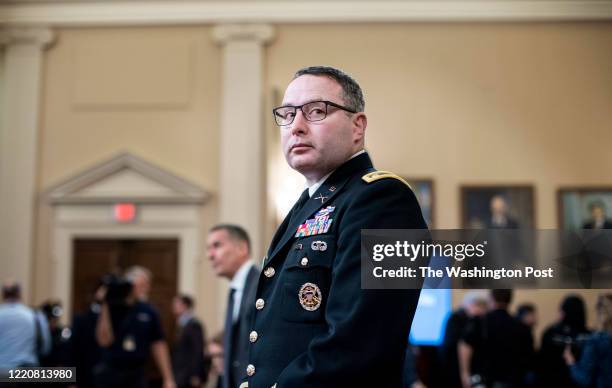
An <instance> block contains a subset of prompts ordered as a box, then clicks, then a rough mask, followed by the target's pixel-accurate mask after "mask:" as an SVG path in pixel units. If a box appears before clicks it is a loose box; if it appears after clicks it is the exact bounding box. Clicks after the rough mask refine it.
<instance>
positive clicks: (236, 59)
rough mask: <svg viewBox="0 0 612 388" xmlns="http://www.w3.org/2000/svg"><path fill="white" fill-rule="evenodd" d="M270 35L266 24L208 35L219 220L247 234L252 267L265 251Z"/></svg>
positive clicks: (232, 27) (226, 27)
mask: <svg viewBox="0 0 612 388" xmlns="http://www.w3.org/2000/svg"><path fill="white" fill-rule="evenodd" d="M273 35H274V31H273V29H272V27H271V26H269V25H220V26H217V27H215V28H214V30H213V36H214V39H215V41H216V42H217V43H219V44H220V45H221V46H222V48H223V54H222V58H223V66H222V77H223V83H222V94H223V95H222V105H221V106H222V107H221V109H222V113H221V145H220V162H221V163H220V164H221V170H220V177H221V182H220V183H221V184H220V187H221V190H220V193H219V201H220V214H219V216H220V221H221V222H232V223H237V224H240V225H242V226H243V227H245V228H246V229H247V231H248V232H249V234H250V236H251V240H252V252H253V256H254V257H253V258H254V259H255V261H256V262H261V261H260V259H261V257H262V255H263V254H264V250H265V249H266V248H265V247H266V245H265V244H266V242H264V241H262V240H263V236H264V226H265V223H264V211H263V209H264V206H265V200H264V193H265V149H264V144H265V141H264V131H263V123H264V119H263V116H262V115H263V114H264V113H265V112H264V111H263V104H264V92H263V77H264V74H263V55H264V45H265V44H266V43H267V42H269V41H270V40H271V39H272V37H273Z"/></svg>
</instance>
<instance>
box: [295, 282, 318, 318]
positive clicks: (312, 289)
mask: <svg viewBox="0 0 612 388" xmlns="http://www.w3.org/2000/svg"><path fill="white" fill-rule="evenodd" d="M298 299H299V300H300V304H301V305H302V307H303V308H304V310H306V311H315V310H316V309H318V308H319V307H321V301H322V300H323V297H322V296H321V290H320V289H319V286H317V285H316V284H314V283H304V284H303V285H302V287H300V292H298Z"/></svg>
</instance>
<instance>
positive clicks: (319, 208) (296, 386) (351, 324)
mask: <svg viewBox="0 0 612 388" xmlns="http://www.w3.org/2000/svg"><path fill="white" fill-rule="evenodd" d="M373 171H374V169H373V167H372V162H371V160H370V158H369V156H368V154H367V153H364V154H361V155H358V156H356V157H354V158H352V159H350V160H349V161H347V162H345V163H344V164H343V165H342V166H340V167H339V168H338V169H336V170H335V171H334V172H333V173H332V174H331V175H330V176H329V178H328V179H327V180H326V181H325V182H324V183H323V184H322V185H321V186H320V187H319V188H318V189H317V191H316V192H315V193H314V194H313V195H312V196H311V197H310V199H309V200H308V201H307V202H306V203H305V204H304V205H303V206H302V207H301V209H298V210H296V206H294V208H293V209H292V210H291V211H290V213H289V214H288V215H287V217H286V218H285V220H284V221H283V223H282V224H281V226H280V227H279V229H278V230H277V232H276V234H275V236H274V238H273V240H272V243H271V245H270V248H269V250H268V254H267V256H266V257H265V258H264V260H263V263H262V264H263V267H262V272H261V274H260V278H259V284H258V287H257V293H256V301H255V304H254V306H253V308H254V309H255V313H254V314H253V318H252V331H251V332H250V335H249V342H250V344H249V347H250V349H249V359H248V366H247V370H246V372H247V375H248V378H247V381H245V382H244V383H243V385H241V387H247V386H248V387H251V388H270V387H275V388H306V387H308V388H327V387H329V388H341V387H377V388H384V387H389V388H398V387H400V386H401V376H402V363H403V360H404V355H405V351H406V346H407V340H408V333H409V330H410V326H411V323H412V319H413V317H414V312H415V309H416V305H417V301H418V298H419V293H420V290H364V289H362V288H361V258H360V245H361V229H377V228H379V229H423V228H426V227H427V226H426V224H425V221H424V220H423V217H422V214H421V210H420V207H419V205H418V202H417V200H416V197H415V195H414V193H413V192H412V190H411V189H410V188H409V186H408V185H407V184H405V182H402V180H401V179H400V178H399V177H395V178H394V177H393V176H392V175H391V174H381V176H384V177H385V178H383V179H376V178H375V179H371V177H372V175H375V174H370V175H368V173H371V172H373ZM396 178H397V179H396ZM247 384H248V385H247Z"/></svg>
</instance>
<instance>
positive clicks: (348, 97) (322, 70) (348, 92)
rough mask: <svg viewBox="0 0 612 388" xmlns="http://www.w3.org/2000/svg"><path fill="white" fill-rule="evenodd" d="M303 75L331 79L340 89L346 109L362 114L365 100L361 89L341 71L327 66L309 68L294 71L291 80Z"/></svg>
mask: <svg viewBox="0 0 612 388" xmlns="http://www.w3.org/2000/svg"><path fill="white" fill-rule="evenodd" d="M303 75H319V76H325V77H329V78H331V79H333V80H334V81H336V82H337V83H338V84H339V85H340V86H341V87H342V94H343V95H342V99H343V100H344V104H345V105H347V108H351V109H353V110H354V111H356V112H363V110H364V109H365V100H364V98H363V92H362V91H361V87H360V86H359V84H358V83H357V81H355V80H354V79H353V78H352V77H351V76H350V75H348V74H346V73H345V72H343V71H342V70H340V69H336V68H334V67H329V66H309V67H304V68H302V69H300V70H298V71H296V72H295V74H294V75H293V79H296V78H298V77H301V76H303Z"/></svg>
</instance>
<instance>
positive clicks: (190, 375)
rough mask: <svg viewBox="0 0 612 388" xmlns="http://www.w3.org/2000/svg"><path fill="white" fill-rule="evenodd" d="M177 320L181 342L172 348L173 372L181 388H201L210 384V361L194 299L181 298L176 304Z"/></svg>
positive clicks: (174, 301)
mask: <svg viewBox="0 0 612 388" xmlns="http://www.w3.org/2000/svg"><path fill="white" fill-rule="evenodd" d="M172 312H173V313H174V315H175V316H176V319H177V327H178V330H177V340H176V342H175V344H174V346H173V348H172V370H173V372H174V379H175V381H176V386H177V388H192V387H200V386H202V384H205V383H206V380H207V378H208V370H209V369H210V360H208V362H206V360H205V358H204V344H205V343H206V335H205V330H204V327H203V326H202V324H201V323H200V321H199V320H198V319H197V318H196V317H195V315H194V313H193V299H192V298H191V297H190V296H188V295H184V294H183V295H178V296H176V297H174V299H173V301H172Z"/></svg>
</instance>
